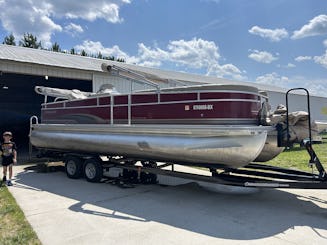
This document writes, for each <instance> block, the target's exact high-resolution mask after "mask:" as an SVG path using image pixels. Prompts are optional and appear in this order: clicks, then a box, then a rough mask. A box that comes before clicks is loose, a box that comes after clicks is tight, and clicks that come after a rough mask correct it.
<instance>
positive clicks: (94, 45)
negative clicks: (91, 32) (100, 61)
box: [74, 40, 128, 59]
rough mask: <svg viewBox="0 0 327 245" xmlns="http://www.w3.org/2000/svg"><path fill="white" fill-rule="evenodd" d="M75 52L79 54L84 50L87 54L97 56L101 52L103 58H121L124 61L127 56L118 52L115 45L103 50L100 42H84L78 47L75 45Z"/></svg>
mask: <svg viewBox="0 0 327 245" xmlns="http://www.w3.org/2000/svg"><path fill="white" fill-rule="evenodd" d="M74 48H75V49H76V50H77V52H81V51H82V50H84V51H85V52H86V53H87V54H93V55H97V54H98V53H99V52H101V54H102V55H104V56H114V57H115V58H123V59H126V57H128V55H127V54H126V53H125V52H123V51H122V50H120V48H119V47H118V46H117V45H115V46H113V47H112V48H105V47H104V46H103V45H102V43H101V42H94V41H89V40H86V41H84V42H83V43H82V44H80V45H76V46H75V47H74Z"/></svg>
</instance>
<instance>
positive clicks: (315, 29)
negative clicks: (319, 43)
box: [291, 14, 327, 39]
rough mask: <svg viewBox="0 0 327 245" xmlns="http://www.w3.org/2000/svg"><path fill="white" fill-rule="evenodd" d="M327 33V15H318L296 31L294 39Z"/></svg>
mask: <svg viewBox="0 0 327 245" xmlns="http://www.w3.org/2000/svg"><path fill="white" fill-rule="evenodd" d="M326 33H327V15H323V14H322V15H318V16H316V17H314V18H313V19H312V20H310V21H309V23H308V24H306V25H304V26H302V27H301V29H300V30H297V31H294V32H293V35H292V37H291V38H292V39H300V38H304V37H310V36H317V35H324V34H326Z"/></svg>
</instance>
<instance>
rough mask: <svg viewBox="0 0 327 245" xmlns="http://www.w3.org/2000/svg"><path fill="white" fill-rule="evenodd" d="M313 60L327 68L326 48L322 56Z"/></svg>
mask: <svg viewBox="0 0 327 245" xmlns="http://www.w3.org/2000/svg"><path fill="white" fill-rule="evenodd" d="M313 60H314V61H315V62H316V63H317V64H319V65H322V66H323V67H325V68H326V69H327V50H326V52H325V54H323V55H321V56H315V57H313Z"/></svg>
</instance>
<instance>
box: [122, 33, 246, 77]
mask: <svg viewBox="0 0 327 245" xmlns="http://www.w3.org/2000/svg"><path fill="white" fill-rule="evenodd" d="M220 58H221V57H220V54H219V48H218V46H217V45H216V44H215V43H214V42H212V41H207V40H203V39H196V38H193V39H192V40H188V41H186V40H177V41H170V42H169V44H168V45H167V49H166V50H163V49H160V48H150V47H146V46H145V45H144V44H139V50H138V56H137V57H130V58H129V59H128V60H129V61H132V62H133V63H137V64H140V65H151V66H160V65H161V64H162V62H169V63H173V64H176V65H181V66H184V67H186V68H192V69H198V70H200V69H206V70H207V75H212V76H219V77H228V78H233V79H238V80H244V79H245V77H244V76H243V75H242V72H241V71H240V70H239V69H238V68H237V67H236V66H235V65H233V64H223V65H221V64H220V63H219V59H220Z"/></svg>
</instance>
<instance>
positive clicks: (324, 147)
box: [265, 135, 327, 171]
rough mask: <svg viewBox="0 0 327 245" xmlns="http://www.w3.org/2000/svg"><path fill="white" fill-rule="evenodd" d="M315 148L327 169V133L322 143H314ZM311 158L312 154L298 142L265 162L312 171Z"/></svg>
mask: <svg viewBox="0 0 327 245" xmlns="http://www.w3.org/2000/svg"><path fill="white" fill-rule="evenodd" d="M313 149H314V151H315V152H316V154H317V156H318V158H319V160H320V162H321V163H322V165H323V166H324V168H325V169H327V135H324V136H323V142H322V144H313ZM309 160H310V156H309V154H308V152H307V150H306V149H305V147H300V145H299V144H296V145H294V147H293V148H291V149H289V150H284V151H283V152H282V153H281V154H279V155H278V156H277V157H276V158H274V159H272V160H270V161H269V162H266V163H265V164H268V165H273V166H278V167H283V168H292V169H299V170H304V171H310V170H311V168H309V167H308V163H309ZM314 170H315V167H314Z"/></svg>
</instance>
